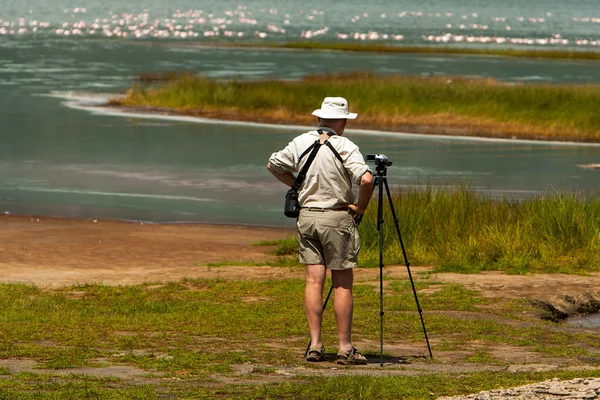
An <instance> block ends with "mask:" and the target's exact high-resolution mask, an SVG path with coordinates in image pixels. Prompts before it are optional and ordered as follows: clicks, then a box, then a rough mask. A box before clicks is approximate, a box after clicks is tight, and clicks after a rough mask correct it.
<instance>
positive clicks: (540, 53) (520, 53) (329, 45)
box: [267, 41, 600, 60]
mask: <svg viewBox="0 0 600 400" xmlns="http://www.w3.org/2000/svg"><path fill="white" fill-rule="evenodd" d="M267 46H268V47H282V48H290V49H306V50H339V51H357V52H375V53H417V54H448V55H460V54H467V55H494V56H505V57H519V58H546V59H559V60H600V52H597V51H578V50H547V49H508V48H492V47H456V46H453V47H450V46H392V45H386V44H373V43H371V44H364V43H356V42H342V43H340V42H308V41H303V42H289V43H284V44H275V45H272V46H269V45H267Z"/></svg>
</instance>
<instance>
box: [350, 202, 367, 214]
mask: <svg viewBox="0 0 600 400" xmlns="http://www.w3.org/2000/svg"><path fill="white" fill-rule="evenodd" d="M346 207H348V210H350V211H352V212H353V213H354V214H356V215H363V214H364V213H365V211H367V210H366V209H365V208H359V207H358V206H357V205H356V204H348V205H347V206H346Z"/></svg>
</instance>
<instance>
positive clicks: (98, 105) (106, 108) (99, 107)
mask: <svg viewBox="0 0 600 400" xmlns="http://www.w3.org/2000/svg"><path fill="white" fill-rule="evenodd" d="M50 96H52V97H58V98H63V99H66V100H68V101H67V102H66V103H65V106H67V107H69V108H72V109H75V110H81V111H87V112H91V113H92V114H96V115H107V116H117V117H123V118H141V119H159V120H168V121H169V120H170V121H179V122H192V123H201V124H223V125H238V126H254V127H265V128H278V129H285V130H306V129H313V128H315V126H314V125H309V124H299V123H282V122H279V123H277V122H260V121H248V120H243V119H225V118H218V117H206V116H204V117H203V116H195V115H192V114H191V113H190V114H185V113H181V112H177V110H172V109H162V108H156V107H155V108H149V107H139V106H123V105H118V106H117V105H115V104H111V103H110V102H111V101H114V100H115V99H118V98H120V97H122V96H123V95H115V94H94V93H91V94H85V93H74V92H65V93H53V94H51V95H50ZM221 115H224V113H223V114H221ZM447 129H448V132H450V131H456V130H458V129H457V128H450V127H448V128H447ZM430 130H431V131H434V130H439V128H437V127H435V128H433V127H432V128H431V129H430ZM346 132H347V133H350V134H358V135H371V136H372V135H375V136H386V135H393V136H396V137H406V138H417V139H425V140H453V141H467V142H468V141H475V142H499V143H522V144H533V145H545V146H548V145H549V146H556V145H560V146H578V147H600V143H597V142H584V141H562V140H547V139H519V138H516V137H513V138H504V137H489V136H469V135H457V134H450V133H448V134H444V133H425V132H398V131H391V130H380V129H365V128H352V127H351V126H350V127H349V128H348V129H346Z"/></svg>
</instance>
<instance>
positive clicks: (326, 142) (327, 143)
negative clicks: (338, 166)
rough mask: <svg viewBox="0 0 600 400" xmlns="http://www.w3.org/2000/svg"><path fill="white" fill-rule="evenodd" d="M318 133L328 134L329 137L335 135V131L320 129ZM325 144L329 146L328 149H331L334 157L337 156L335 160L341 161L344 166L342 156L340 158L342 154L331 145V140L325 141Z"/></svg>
mask: <svg viewBox="0 0 600 400" xmlns="http://www.w3.org/2000/svg"><path fill="white" fill-rule="evenodd" d="M317 132H319V134H321V135H322V134H323V133H327V136H329V137H331V136H333V135H335V131H333V129H332V130H329V129H327V130H325V129H323V128H319V129H317ZM325 144H326V145H327V147H329V149H330V150H331V152H332V153H333V155H334V156H335V158H337V159H338V160H340V162H341V163H342V165H344V160H342V156H340V153H338V152H337V150H336V149H335V147H333V145H332V144H331V143H329V140H326V141H325Z"/></svg>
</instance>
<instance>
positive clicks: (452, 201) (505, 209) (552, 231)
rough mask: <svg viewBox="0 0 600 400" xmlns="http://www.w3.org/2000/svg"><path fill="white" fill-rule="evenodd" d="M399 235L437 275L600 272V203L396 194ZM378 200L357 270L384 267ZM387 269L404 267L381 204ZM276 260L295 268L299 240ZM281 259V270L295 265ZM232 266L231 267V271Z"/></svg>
mask: <svg viewBox="0 0 600 400" xmlns="http://www.w3.org/2000/svg"><path fill="white" fill-rule="evenodd" d="M392 201H393V204H394V209H395V210H396V217H397V218H398V227H399V228H400V234H401V237H402V240H403V241H404V244H405V246H406V249H407V253H408V259H409V261H410V262H411V264H413V265H434V266H435V267H436V270H437V271H448V272H460V273H474V272H479V271H485V270H500V271H506V272H508V273H510V274H528V273H542V272H545V273H566V274H585V273H588V272H592V271H600V199H599V198H598V197H597V196H587V197H586V196H581V195H578V194H575V193H571V194H569V193H559V192H550V191H549V192H548V193H547V194H545V195H543V196H535V197H532V198H530V199H527V200H521V201H513V200H507V199H505V200H496V199H490V198H487V197H486V196H483V195H480V194H478V193H476V192H475V191H473V190H471V189H469V188H468V187H455V188H452V189H444V190H441V189H439V188H435V187H432V186H423V187H417V188H413V189H406V190H401V191H397V192H395V193H393V194H392ZM376 206H377V199H376V196H374V198H373V199H372V201H371V204H369V209H368V210H367V212H366V213H365V216H364V217H363V220H362V222H361V224H360V226H359V230H360V233H361V242H362V248H361V253H360V255H359V264H360V265H361V266H364V267H377V266H378V265H379V232H378V231H377V207H376ZM383 229H384V263H385V264H387V265H390V264H404V257H403V254H402V249H401V247H400V241H399V239H398V233H397V231H396V226H395V224H394V218H393V216H392V215H391V211H390V207H389V204H388V201H387V199H386V200H385V202H384V224H383ZM265 244H269V245H273V244H278V246H277V247H276V254H278V255H281V256H282V257H284V256H285V254H288V255H289V257H290V258H291V257H294V258H295V259H296V260H297V256H296V254H297V244H296V242H295V238H293V237H292V238H288V239H284V240H281V241H278V242H267V243H265ZM290 258H282V264H283V263H284V261H285V263H288V265H289V264H290V262H291V260H290ZM230 265H231V264H230Z"/></svg>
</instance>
